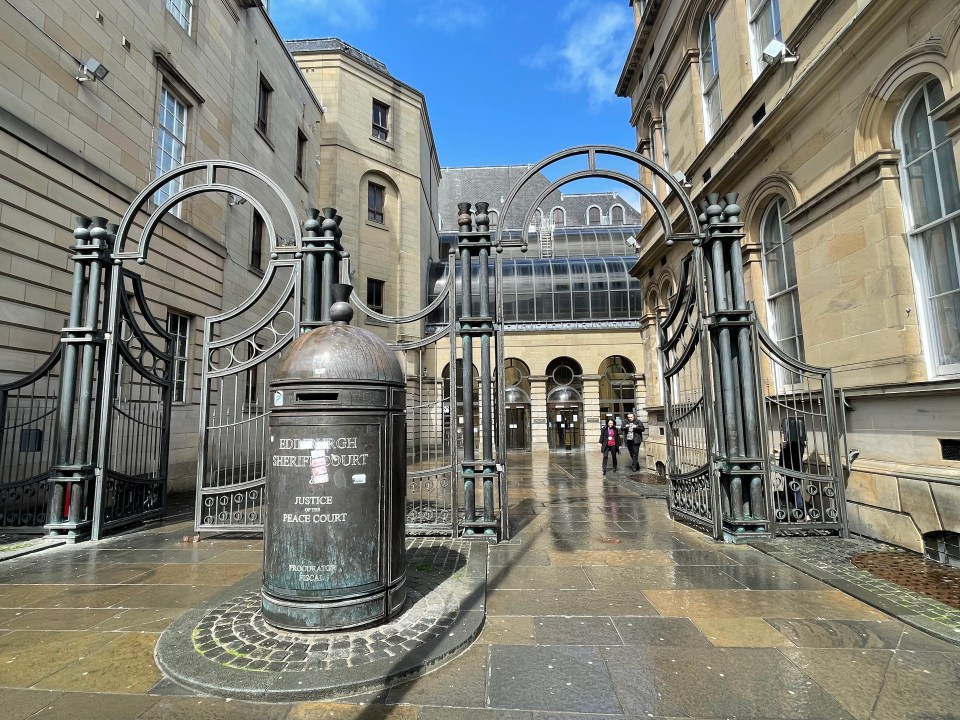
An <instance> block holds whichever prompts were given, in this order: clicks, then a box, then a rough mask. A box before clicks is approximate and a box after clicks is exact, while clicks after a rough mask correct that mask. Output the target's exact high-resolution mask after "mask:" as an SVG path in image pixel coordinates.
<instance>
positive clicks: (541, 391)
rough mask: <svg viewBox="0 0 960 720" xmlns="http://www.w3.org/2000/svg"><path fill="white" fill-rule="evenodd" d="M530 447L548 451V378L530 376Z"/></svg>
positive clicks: (544, 376)
mask: <svg viewBox="0 0 960 720" xmlns="http://www.w3.org/2000/svg"><path fill="white" fill-rule="evenodd" d="M530 447H531V449H533V450H546V449H547V448H548V447H549V443H548V441H547V376H546V375H531V376H530Z"/></svg>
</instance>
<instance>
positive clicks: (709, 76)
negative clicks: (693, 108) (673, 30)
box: [700, 13, 723, 140]
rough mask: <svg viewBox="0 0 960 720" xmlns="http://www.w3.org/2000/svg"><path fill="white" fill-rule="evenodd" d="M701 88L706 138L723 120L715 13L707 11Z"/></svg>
mask: <svg viewBox="0 0 960 720" xmlns="http://www.w3.org/2000/svg"><path fill="white" fill-rule="evenodd" d="M700 88H701V90H702V91H703V126H704V135H705V139H706V140H709V139H710V138H711V137H713V133H714V132H716V130H717V128H718V127H719V126H720V123H721V122H723V110H722V109H721V107H720V59H719V57H718V56H717V28H716V24H715V22H714V19H713V15H712V14H710V13H707V15H706V16H705V17H704V18H703V24H702V25H701V26H700Z"/></svg>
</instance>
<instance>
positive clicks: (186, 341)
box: [167, 310, 190, 403]
mask: <svg viewBox="0 0 960 720" xmlns="http://www.w3.org/2000/svg"><path fill="white" fill-rule="evenodd" d="M167 332H168V333H170V335H171V354H172V355H173V375H172V377H171V381H172V384H171V386H170V392H171V399H172V400H173V402H175V403H187V402H189V400H188V393H189V391H190V317H189V316H188V315H183V314H181V313H178V312H173V311H172V310H171V311H168V312H167Z"/></svg>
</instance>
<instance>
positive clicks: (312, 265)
mask: <svg viewBox="0 0 960 720" xmlns="http://www.w3.org/2000/svg"><path fill="white" fill-rule="evenodd" d="M342 221H343V218H342V217H340V216H339V215H337V211H336V209H334V208H332V207H327V208H323V210H317V208H309V209H308V210H307V219H306V220H305V221H304V223H303V285H302V287H303V319H302V321H301V322H300V332H301V333H303V332H306V331H307V330H311V329H312V328H315V327H317V326H319V325H327V324H329V323H330V306H331V305H332V304H333V284H334V283H337V282H340V256H341V254H342V252H343V245H341V243H340V238H341V237H343V230H341V229H340V223H341V222H342Z"/></svg>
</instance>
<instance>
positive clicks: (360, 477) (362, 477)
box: [353, 473, 367, 485]
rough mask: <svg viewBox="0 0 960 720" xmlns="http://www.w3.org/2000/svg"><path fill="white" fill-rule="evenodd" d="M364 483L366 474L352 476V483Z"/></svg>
mask: <svg viewBox="0 0 960 720" xmlns="http://www.w3.org/2000/svg"><path fill="white" fill-rule="evenodd" d="M366 483H367V476H366V474H364V473H361V474H360V475H354V476H353V484H354V485H366Z"/></svg>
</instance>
